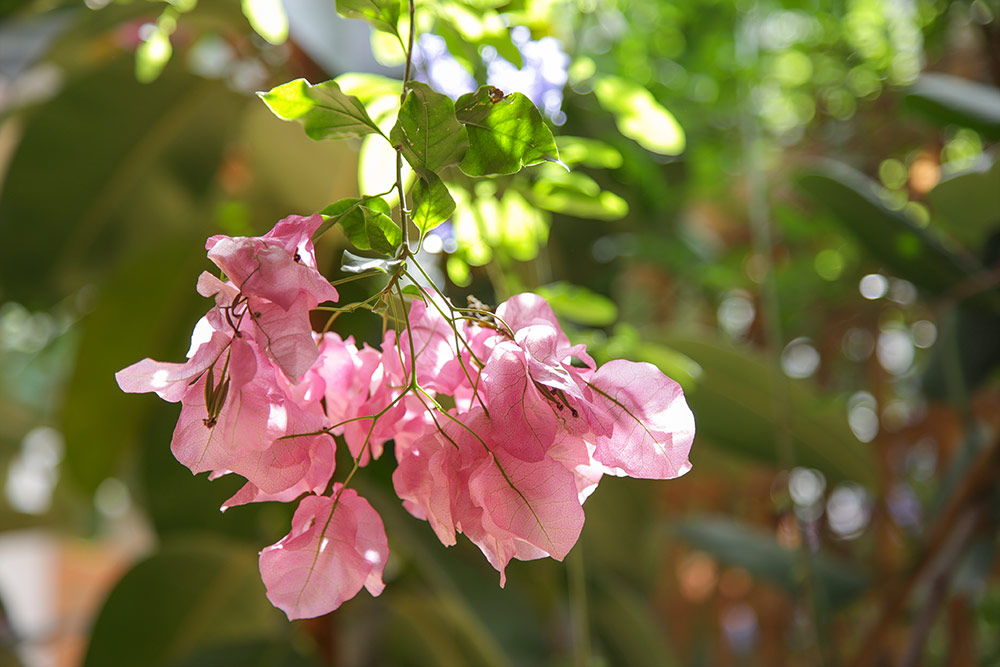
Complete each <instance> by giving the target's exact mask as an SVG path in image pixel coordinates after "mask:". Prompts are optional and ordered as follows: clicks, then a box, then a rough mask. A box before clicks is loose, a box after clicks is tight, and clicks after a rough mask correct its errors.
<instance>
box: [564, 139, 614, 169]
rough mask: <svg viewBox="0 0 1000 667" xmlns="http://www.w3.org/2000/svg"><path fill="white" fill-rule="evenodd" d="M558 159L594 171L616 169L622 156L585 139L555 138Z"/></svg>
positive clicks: (604, 145) (609, 147)
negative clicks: (593, 169) (590, 168)
mask: <svg viewBox="0 0 1000 667" xmlns="http://www.w3.org/2000/svg"><path fill="white" fill-rule="evenodd" d="M556 146H558V147H559V159H560V160H562V161H563V162H565V163H566V164H568V165H574V164H582V165H583V166H585V167H593V168H595V169H617V168H618V167H620V166H622V154H621V153H620V152H618V149H616V148H614V147H613V146H610V145H609V144H606V143H604V142H603V141H598V140H597V139H588V138H585V137H568V136H563V135H560V136H558V137H556Z"/></svg>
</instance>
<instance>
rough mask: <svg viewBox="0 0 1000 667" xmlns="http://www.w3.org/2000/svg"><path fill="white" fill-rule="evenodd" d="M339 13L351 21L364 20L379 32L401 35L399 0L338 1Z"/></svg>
mask: <svg viewBox="0 0 1000 667" xmlns="http://www.w3.org/2000/svg"><path fill="white" fill-rule="evenodd" d="M336 1H337V13H338V14H340V15H341V16H343V17H345V18H349V19H362V20H365V21H368V22H369V23H371V24H372V25H373V26H375V28H376V29H377V30H381V31H382V32H388V33H391V34H393V35H398V34H399V29H398V27H397V26H398V24H399V16H400V2H399V0H336Z"/></svg>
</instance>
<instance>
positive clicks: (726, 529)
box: [672, 516, 869, 607]
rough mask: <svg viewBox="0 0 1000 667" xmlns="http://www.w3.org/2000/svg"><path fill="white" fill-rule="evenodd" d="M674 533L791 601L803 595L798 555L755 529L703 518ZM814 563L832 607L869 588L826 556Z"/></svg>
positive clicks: (849, 567)
mask: <svg viewBox="0 0 1000 667" xmlns="http://www.w3.org/2000/svg"><path fill="white" fill-rule="evenodd" d="M672 529H673V531H674V532H676V534H677V535H678V536H680V537H681V538H682V539H683V540H685V541H686V542H687V543H688V544H690V545H691V546H692V547H694V548H696V549H699V550H701V551H705V552H707V553H709V554H711V555H712V556H713V557H715V558H716V559H717V560H718V561H720V562H722V563H725V564H726V565H731V566H735V567H742V568H743V569H745V570H746V571H747V572H749V573H750V574H751V575H753V577H754V578H756V579H759V580H761V581H767V582H770V583H772V584H775V585H777V586H780V587H781V588H783V589H785V590H786V591H787V592H788V593H790V594H792V595H798V594H799V593H800V591H801V589H802V584H801V582H800V577H799V576H798V575H797V573H798V572H799V571H800V568H799V567H798V564H799V563H798V558H799V556H798V554H797V553H796V552H795V551H793V550H791V549H786V548H785V547H783V546H781V545H780V544H778V542H777V540H776V539H775V538H774V537H773V535H772V534H770V533H765V532H764V531H762V530H760V529H759V528H756V527H755V526H751V525H748V524H745V523H742V522H739V521H735V520H733V519H729V518H723V517H714V516H698V517H691V518H688V519H685V520H684V521H679V522H677V523H675V524H673V525H672ZM809 558H810V559H811V560H812V562H811V565H812V570H813V576H814V585H816V586H817V593H819V594H820V595H822V598H823V600H824V601H825V602H826V603H827V604H829V605H830V606H831V607H840V606H843V605H844V604H846V603H848V602H850V601H851V600H853V599H854V598H856V597H857V596H858V595H860V594H861V593H862V592H863V591H864V590H865V589H866V588H867V586H868V583H869V577H868V576H867V574H865V572H864V571H862V570H860V569H859V568H858V567H856V566H855V565H853V564H852V563H850V562H849V561H845V560H843V559H841V558H839V557H836V556H833V555H831V554H827V553H824V552H820V553H818V554H810V555H809Z"/></svg>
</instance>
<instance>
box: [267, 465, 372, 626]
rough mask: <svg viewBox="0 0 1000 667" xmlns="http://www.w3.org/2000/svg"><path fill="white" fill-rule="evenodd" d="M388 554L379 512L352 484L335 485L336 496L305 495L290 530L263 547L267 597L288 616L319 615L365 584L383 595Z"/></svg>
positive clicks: (350, 596)
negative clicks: (277, 540)
mask: <svg viewBox="0 0 1000 667" xmlns="http://www.w3.org/2000/svg"><path fill="white" fill-rule="evenodd" d="M388 557H389V545H388V541H387V540H386V536H385V528H384V527H383V525H382V519H381V518H380V517H379V515H378V513H377V512H376V511H375V510H374V509H372V506H371V505H369V504H368V501H367V500H365V499H364V498H361V497H360V496H358V494H357V493H356V492H355V491H354V490H353V489H344V488H343V487H342V485H340V484H336V485H334V489H333V497H329V496H306V497H305V498H303V499H302V501H301V502H300V503H299V507H298V509H297V510H296V511H295V516H294V517H293V518H292V530H291V532H290V533H289V534H288V535H286V536H285V537H283V538H282V539H281V540H280V541H279V542H277V543H276V544H272V545H271V546H269V547H266V548H265V549H264V550H263V551H261V552H260V574H261V578H262V579H263V580H264V586H265V587H266V588H267V598H268V599H269V600H270V601H271V603H272V604H273V605H274V606H275V607H278V608H279V609H281V610H282V611H284V612H285V613H286V614H287V615H288V618H289V620H294V619H297V618H314V617H316V616H322V615H323V614H327V613H329V612H331V611H333V610H334V609H336V608H337V607H339V606H340V605H341V604H343V603H344V601H346V600H349V599H351V598H353V597H354V596H355V595H357V594H358V592H359V591H360V590H361V589H362V587H364V588H367V589H368V592H369V593H371V594H372V595H379V594H380V593H381V592H382V590H383V589H384V588H385V584H383V583H382V573H383V571H384V570H385V563H386V560H387V559H388Z"/></svg>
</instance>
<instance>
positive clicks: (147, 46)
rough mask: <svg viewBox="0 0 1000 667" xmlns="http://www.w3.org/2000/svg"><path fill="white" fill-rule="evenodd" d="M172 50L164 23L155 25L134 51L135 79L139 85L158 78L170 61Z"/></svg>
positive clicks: (168, 32)
mask: <svg viewBox="0 0 1000 667" xmlns="http://www.w3.org/2000/svg"><path fill="white" fill-rule="evenodd" d="M173 52H174V48H173V46H171V44H170V31H169V30H168V29H167V27H166V26H165V24H164V22H163V21H161V22H159V23H157V25H156V28H155V29H154V30H153V32H152V33H151V34H150V35H149V37H148V38H147V39H146V40H145V41H144V42H143V43H142V44H140V45H139V47H138V48H137V49H136V50H135V78H136V79H138V80H139V81H140V82H141V83H152V82H153V81H155V80H156V79H158V78H159V76H160V73H161V72H162V71H163V68H164V67H166V66H167V63H168V62H169V61H170V56H171V55H172V54H173Z"/></svg>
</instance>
